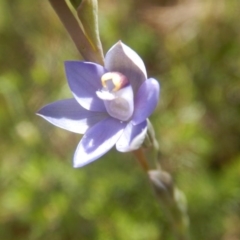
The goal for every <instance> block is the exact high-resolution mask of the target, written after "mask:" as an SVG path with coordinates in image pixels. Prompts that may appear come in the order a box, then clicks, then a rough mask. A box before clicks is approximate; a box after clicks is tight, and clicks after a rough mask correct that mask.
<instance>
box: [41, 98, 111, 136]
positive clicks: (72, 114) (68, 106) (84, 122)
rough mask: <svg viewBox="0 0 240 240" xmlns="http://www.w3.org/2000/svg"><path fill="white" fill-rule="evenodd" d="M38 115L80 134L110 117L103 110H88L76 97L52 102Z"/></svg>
mask: <svg viewBox="0 0 240 240" xmlns="http://www.w3.org/2000/svg"><path fill="white" fill-rule="evenodd" d="M37 115H39V116H41V117H43V118H44V119H46V120H47V121H48V122H50V123H52V124H53V125H55V126H57V127H60V128H63V129H66V130H68V131H71V132H75V133H80V134H84V133H85V132H86V130H87V129H88V128H89V127H91V126H93V125H94V124H96V123H97V122H99V121H101V120H103V119H104V118H107V117H108V115H107V114H106V113H103V112H91V111H88V110H86V109H85V108H83V107H81V106H80V105H79V103H78V102H77V101H76V100H75V99H74V98H71V99H65V100H60V101H57V102H53V103H50V104H48V105H46V106H45V107H43V108H42V109H40V110H39V111H38V113H37Z"/></svg>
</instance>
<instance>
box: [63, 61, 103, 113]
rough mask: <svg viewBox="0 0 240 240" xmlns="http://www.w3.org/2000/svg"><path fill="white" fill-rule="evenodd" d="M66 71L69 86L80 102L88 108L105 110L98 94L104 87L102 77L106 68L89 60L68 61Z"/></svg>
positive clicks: (99, 110)
mask: <svg viewBox="0 0 240 240" xmlns="http://www.w3.org/2000/svg"><path fill="white" fill-rule="evenodd" d="M65 71H66V76H67V80H68V84H69V87H70V89H71V91H72V93H73V96H74V97H75V98H76V100H77V101H78V102H79V104H80V105H81V106H82V107H84V108H85V109H87V110H91V111H97V112H105V111H106V109H105V106H104V103H103V101H102V100H101V99H99V98H98V97H97V95H96V91H98V90H99V89H101V88H102V85H101V77H102V75H103V74H104V73H106V70H105V69H104V67H102V66H101V65H98V64H95V63H89V62H80V61H67V62H65Z"/></svg>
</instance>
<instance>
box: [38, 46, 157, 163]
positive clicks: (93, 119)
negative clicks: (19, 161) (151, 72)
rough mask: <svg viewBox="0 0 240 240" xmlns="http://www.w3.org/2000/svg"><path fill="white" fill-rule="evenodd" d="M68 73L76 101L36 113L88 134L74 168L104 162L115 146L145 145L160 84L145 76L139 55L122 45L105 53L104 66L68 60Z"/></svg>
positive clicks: (123, 148) (125, 149) (132, 147)
mask: <svg viewBox="0 0 240 240" xmlns="http://www.w3.org/2000/svg"><path fill="white" fill-rule="evenodd" d="M65 71H66V76H67V80H68V84H69V87H70V89H71V91H72V94H73V97H74V98H70V99H64V100H60V101H56V102H53V103H51V104H49V105H46V106H45V107H43V108H42V109H40V110H39V112H38V113H37V114H38V115H39V116H41V117H43V118H44V119H46V120H47V121H49V122H50V123H52V124H54V125H55V126H58V127H60V128H63V129H66V130H68V131H72V132H75V133H80V134H84V136H83V137H82V139H81V141H80V143H79V145H78V147H77V149H76V151H75V154H74V158H73V163H74V167H81V166H84V165H86V164H88V163H90V162H92V161H94V160H96V159H98V158H100V157H101V156H102V155H103V154H105V153H106V152H108V151H109V150H110V149H111V148H112V147H113V146H114V145H116V149H117V150H118V151H120V152H129V151H134V150H136V149H138V148H139V147H141V145H142V143H143V141H144V138H145V136H146V132H147V118H148V117H149V116H150V115H151V114H152V112H153V111H154V109H155V108H156V106H157V103H158V99H159V91H160V87H159V83H158V81H157V80H155V79H153V78H147V74H146V69H145V66H144V63H143V61H142V59H141V58H140V57H139V55H138V54H137V53H136V52H135V51H133V50H132V49H131V48H129V47H128V46H126V45H125V44H123V43H122V42H118V43H116V44H115V45H114V46H113V47H112V48H111V49H110V50H109V51H108V52H107V54H106V57H105V66H104V67H103V66H101V65H98V64H95V63H91V62H83V61H67V62H66V63H65Z"/></svg>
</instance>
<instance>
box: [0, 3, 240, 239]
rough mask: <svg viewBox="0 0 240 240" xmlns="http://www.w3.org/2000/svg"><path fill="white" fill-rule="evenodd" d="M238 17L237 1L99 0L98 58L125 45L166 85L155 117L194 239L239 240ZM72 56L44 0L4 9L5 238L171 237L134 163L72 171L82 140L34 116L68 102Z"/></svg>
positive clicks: (1, 218)
mask: <svg viewBox="0 0 240 240" xmlns="http://www.w3.org/2000/svg"><path fill="white" fill-rule="evenodd" d="M239 9H240V2H239V0H225V1H224V0H218V1H217V0H208V1H207V0H205V1H200V0H199V1H198V0H195V1H193V0H192V1H191V0H185V1H180V0H179V1H178V0H159V1H158V0H148V1H143V0H127V1H117V0H100V1H99V21H100V31H101V39H102V44H103V47H104V51H105V52H106V51H107V50H108V49H109V48H110V47H111V46H112V45H113V44H114V43H116V42H117V41H118V40H120V39H121V40H122V41H123V42H124V43H125V44H127V45H129V46H130V47H131V48H133V49H134V50H136V51H137V52H138V53H139V55H140V56H141V57H142V58H143V60H144V62H145V64H146V67H147V70H148V75H149V76H151V77H154V78H157V79H158V80H159V81H160V83H161V101H160V103H159V105H158V107H157V109H156V111H155V113H154V114H153V115H152V116H151V118H150V119H151V121H152V123H153V126H154V128H155V130H156V135H157V138H158V140H159V143H160V148H161V152H162V166H163V168H164V169H165V170H167V171H169V172H170V173H171V174H172V176H173V178H174V180H175V182H176V184H177V186H178V187H179V188H180V189H181V190H182V191H184V192H185V194H186V197H187V200H188V208H189V209H188V212H189V218H190V221H191V225H190V233H191V236H192V239H196V240H203V239H204V240H205V239H206V240H215V239H216V240H219V239H221V240H237V239H240V81H239V79H240V15H239ZM72 59H80V56H79V54H78V52H77V50H76V49H75V46H74V44H73V43H72V41H71V39H70V38H69V36H68V35H67V33H66V31H65V29H64V28H63V26H62V25H61V23H60V21H59V19H58V18H57V16H56V14H55V13H54V11H53V9H52V8H51V6H50V4H49V2H48V1H34V2H33V1H30V0H21V1H17V0H12V1H8V0H2V1H0V129H1V132H0V134H1V137H0V156H1V158H0V239H2V240H10V239H11V240H15V239H18V240H23V239H24V240H26V239H29V240H35V239H44V240H65V239H71V240H75V239H76V240H78V239H81V240H82V239H83V240H95V239H96V240H111V239H114V240H115V239H116V240H128V239H129V240H146V239H147V240H159V239H164V240H171V239H173V236H172V233H171V230H170V228H169V223H168V220H167V218H166V216H165V215H164V213H163V210H162V209H161V208H159V206H158V203H157V201H156V199H155V198H154V194H153V192H152V190H151V188H150V185H149V182H148V180H147V178H146V176H145V174H144V172H143V171H142V169H141V168H140V166H139V165H138V164H137V161H136V160H135V159H134V158H133V156H132V155H131V154H122V153H118V152H117V151H116V150H115V149H114V150H112V151H110V152H109V153H107V154H106V155H105V156H104V157H102V158H101V159H100V160H98V161H96V162H94V163H92V164H90V165H88V166H86V167H84V168H81V169H73V168H72V156H73V153H74V150H75V148H76V146H77V144H78V142H79V140H80V138H81V136H79V135H77V134H73V133H70V132H67V131H64V130H61V129H58V128H56V127H54V126H53V125H51V124H49V123H47V122H46V121H44V120H43V119H41V118H39V117H37V116H36V115H35V112H36V111H37V110H38V109H39V108H40V107H42V106H44V105H45V104H47V103H49V102H52V101H56V100H58V99H62V98H67V97H70V96H71V93H70V91H69V89H68V86H67V83H66V79H65V76H64V69H63V62H64V61H65V60H72Z"/></svg>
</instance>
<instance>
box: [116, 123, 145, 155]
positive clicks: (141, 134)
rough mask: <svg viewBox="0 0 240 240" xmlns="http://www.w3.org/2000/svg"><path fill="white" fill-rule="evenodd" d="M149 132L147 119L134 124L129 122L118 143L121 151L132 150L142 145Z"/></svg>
mask: <svg viewBox="0 0 240 240" xmlns="http://www.w3.org/2000/svg"><path fill="white" fill-rule="evenodd" d="M146 133H147V121H146V120H145V121H144V122H142V123H140V124H138V125H133V124H132V123H131V122H130V123H128V125H127V127H126V128H125V129H124V132H123V134H122V135H121V137H120V138H119V140H118V141H117V143H116V148H117V150H118V151H119V152H130V151H134V150H136V149H138V148H140V147H141V145H142V143H143V141H144V139H145V136H146Z"/></svg>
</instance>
